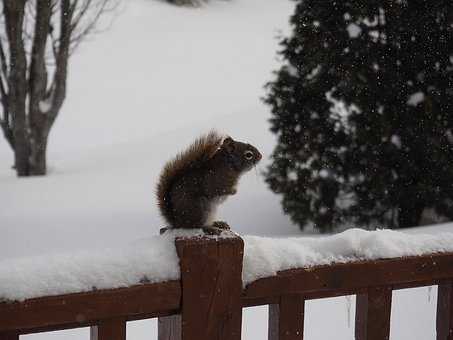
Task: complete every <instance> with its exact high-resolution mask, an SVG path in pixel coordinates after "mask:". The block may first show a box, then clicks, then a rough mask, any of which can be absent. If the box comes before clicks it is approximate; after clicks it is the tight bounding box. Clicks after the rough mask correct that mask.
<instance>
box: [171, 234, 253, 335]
mask: <svg viewBox="0 0 453 340" xmlns="http://www.w3.org/2000/svg"><path fill="white" fill-rule="evenodd" d="M176 249H177V252H178V256H179V259H180V267H181V284H182V290H183V295H182V310H181V318H182V321H181V338H182V340H240V339H241V325H242V304H241V293H242V258H243V249H244V243H243V241H242V239H241V238H239V237H237V236H236V235H235V234H233V233H230V237H198V238H189V239H177V240H176Z"/></svg>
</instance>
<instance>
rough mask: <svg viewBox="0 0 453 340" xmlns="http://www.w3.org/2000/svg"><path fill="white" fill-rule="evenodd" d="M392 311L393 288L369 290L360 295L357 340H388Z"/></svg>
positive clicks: (356, 324)
mask: <svg viewBox="0 0 453 340" xmlns="http://www.w3.org/2000/svg"><path fill="white" fill-rule="evenodd" d="M391 310H392V288H391V287H389V286H384V287H374V288H369V289H368V292H367V293H363V294H358V295H357V299H356V311H355V316H356V318H355V339H356V340H388V339H389V337H390V316H391Z"/></svg>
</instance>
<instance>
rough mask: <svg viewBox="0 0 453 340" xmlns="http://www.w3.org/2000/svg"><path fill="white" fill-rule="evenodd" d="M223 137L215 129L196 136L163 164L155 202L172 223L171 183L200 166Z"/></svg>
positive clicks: (219, 144)
mask: <svg viewBox="0 0 453 340" xmlns="http://www.w3.org/2000/svg"><path fill="white" fill-rule="evenodd" d="M223 139H224V137H223V136H221V135H220V134H219V133H217V132H216V131H211V132H209V133H208V134H207V135H204V136H201V137H199V138H197V139H196V140H195V141H194V142H193V143H192V144H191V145H190V146H189V147H188V148H187V149H186V150H185V151H183V152H181V153H179V154H178V155H177V156H176V157H175V158H173V159H172V160H170V161H169V162H168V163H167V164H165V166H164V169H163V170H162V172H161V174H160V177H159V182H158V184H157V202H158V206H159V210H160V211H161V213H162V215H163V217H164V218H165V219H166V220H167V221H168V222H169V223H170V224H173V223H174V219H173V217H174V216H173V214H172V207H171V201H170V199H169V197H168V195H169V193H170V190H171V187H172V185H173V183H174V182H175V181H176V180H177V179H178V178H180V177H181V176H182V175H183V174H184V173H186V172H187V171H188V170H191V169H195V168H197V167H202V166H203V164H205V163H206V161H208V160H209V159H210V158H211V157H212V156H214V154H215V153H216V151H217V150H218V149H219V148H220V146H221V145H222V142H223Z"/></svg>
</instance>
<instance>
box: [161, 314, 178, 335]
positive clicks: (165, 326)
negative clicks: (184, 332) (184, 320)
mask: <svg viewBox="0 0 453 340" xmlns="http://www.w3.org/2000/svg"><path fill="white" fill-rule="evenodd" d="M157 322H158V327H157V330H158V339H159V340H181V315H179V314H178V315H170V316H165V317H160V318H159V319H158V321H157Z"/></svg>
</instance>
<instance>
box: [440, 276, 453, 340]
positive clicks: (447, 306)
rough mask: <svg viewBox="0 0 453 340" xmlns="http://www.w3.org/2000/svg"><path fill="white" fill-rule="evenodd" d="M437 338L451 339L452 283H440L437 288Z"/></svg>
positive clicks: (452, 331) (452, 317)
mask: <svg viewBox="0 0 453 340" xmlns="http://www.w3.org/2000/svg"><path fill="white" fill-rule="evenodd" d="M436 328H437V340H453V283H452V282H449V283H444V284H440V285H439V286H438V289H437V315H436Z"/></svg>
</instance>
